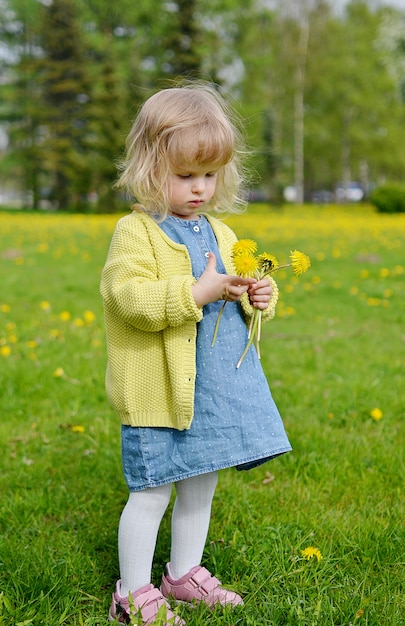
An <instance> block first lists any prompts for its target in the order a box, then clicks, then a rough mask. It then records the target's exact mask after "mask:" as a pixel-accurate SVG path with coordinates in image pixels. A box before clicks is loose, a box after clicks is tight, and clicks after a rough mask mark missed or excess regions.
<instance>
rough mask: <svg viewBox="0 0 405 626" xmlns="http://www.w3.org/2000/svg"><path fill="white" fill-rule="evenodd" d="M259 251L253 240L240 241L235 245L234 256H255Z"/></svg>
mask: <svg viewBox="0 0 405 626" xmlns="http://www.w3.org/2000/svg"><path fill="white" fill-rule="evenodd" d="M256 250H257V244H256V242H255V241H253V239H239V241H237V242H236V243H234V244H233V247H232V254H233V256H234V257H236V256H238V254H254V253H255V252H256Z"/></svg>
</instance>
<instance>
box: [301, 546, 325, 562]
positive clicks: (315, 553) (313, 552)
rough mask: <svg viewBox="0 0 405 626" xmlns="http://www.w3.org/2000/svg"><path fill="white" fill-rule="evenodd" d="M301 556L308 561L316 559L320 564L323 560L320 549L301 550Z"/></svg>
mask: <svg viewBox="0 0 405 626" xmlns="http://www.w3.org/2000/svg"><path fill="white" fill-rule="evenodd" d="M301 556H303V557H304V559H307V561H309V560H310V559H312V558H313V557H315V558H316V560H317V561H318V562H319V561H320V560H321V559H322V554H321V553H320V551H319V550H318V548H312V547H311V546H309V547H308V548H305V550H301Z"/></svg>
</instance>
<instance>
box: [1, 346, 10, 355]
mask: <svg viewBox="0 0 405 626" xmlns="http://www.w3.org/2000/svg"><path fill="white" fill-rule="evenodd" d="M0 354H1V356H10V354H11V348H10V346H1V347H0Z"/></svg>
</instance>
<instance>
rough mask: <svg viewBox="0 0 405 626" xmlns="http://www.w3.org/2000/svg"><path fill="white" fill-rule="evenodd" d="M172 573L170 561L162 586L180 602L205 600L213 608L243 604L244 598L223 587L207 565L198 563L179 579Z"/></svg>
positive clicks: (166, 592)
mask: <svg viewBox="0 0 405 626" xmlns="http://www.w3.org/2000/svg"><path fill="white" fill-rule="evenodd" d="M170 574H171V572H170V563H168V564H167V565H166V569H165V573H164V574H163V577H162V585H161V587H160V589H161V591H162V594H163V595H164V596H165V597H166V598H168V597H169V596H170V597H172V598H174V599H175V600H178V601H179V602H188V603H190V604H193V603H197V604H198V603H199V602H204V603H205V604H206V605H207V606H209V607H210V608H211V609H213V608H214V607H215V606H217V605H221V606H225V605H231V606H237V605H242V604H243V600H242V598H241V597H240V596H239V595H238V594H237V593H235V592H234V591H230V590H229V589H224V588H223V587H221V583H220V581H219V580H218V578H215V576H212V575H211V574H210V573H209V571H208V570H207V569H205V567H200V566H199V565H197V566H196V567H193V568H192V569H191V570H190V571H189V572H188V574H186V575H185V576H183V577H182V578H179V580H173V578H172V576H171V575H170Z"/></svg>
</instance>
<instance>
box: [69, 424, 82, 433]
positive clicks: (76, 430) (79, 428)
mask: <svg viewBox="0 0 405 626" xmlns="http://www.w3.org/2000/svg"><path fill="white" fill-rule="evenodd" d="M70 430H71V431H72V433H84V431H85V428H84V426H80V425H79V424H76V425H75V426H71V428H70Z"/></svg>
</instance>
